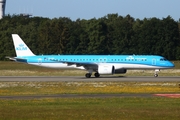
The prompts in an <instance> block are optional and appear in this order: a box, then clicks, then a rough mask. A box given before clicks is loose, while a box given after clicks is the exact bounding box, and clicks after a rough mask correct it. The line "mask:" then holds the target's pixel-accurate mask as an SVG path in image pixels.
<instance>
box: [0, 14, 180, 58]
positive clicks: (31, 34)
mask: <svg viewBox="0 0 180 120" xmlns="http://www.w3.org/2000/svg"><path fill="white" fill-rule="evenodd" d="M11 34H19V35H20V37H21V38H22V39H23V40H24V41H25V43H26V44H27V45H28V46H29V48H30V49H31V50H32V51H33V52H34V53H35V54H43V55H45V54H65V55H66V54H68V55H69V54H98V55H117V54H118V55H125V54H128V55H130V54H131V55H132V54H135V55H162V56H164V57H166V58H167V59H170V60H180V22H179V21H175V20H174V19H172V18H171V17H170V16H167V17H166V18H162V19H158V18H155V17H154V18H144V19H143V20H140V19H134V18H133V17H131V16H130V15H127V16H120V15H118V14H108V15H106V16H104V17H101V18H98V19H96V18H92V19H89V20H85V19H77V20H75V21H73V20H71V19H70V18H66V17H60V18H53V19H49V18H43V17H30V18H27V17H24V16H21V15H8V16H5V17H4V18H3V19H1V20H0V60H6V59H5V57H6V56H15V51H14V46H13V42H12V38H11Z"/></svg>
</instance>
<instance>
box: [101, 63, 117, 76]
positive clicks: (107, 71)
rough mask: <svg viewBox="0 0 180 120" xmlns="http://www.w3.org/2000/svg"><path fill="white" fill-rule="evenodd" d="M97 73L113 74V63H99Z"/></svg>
mask: <svg viewBox="0 0 180 120" xmlns="http://www.w3.org/2000/svg"><path fill="white" fill-rule="evenodd" d="M98 73H99V74H106V75H109V74H114V73H115V69H114V66H113V65H99V66H98Z"/></svg>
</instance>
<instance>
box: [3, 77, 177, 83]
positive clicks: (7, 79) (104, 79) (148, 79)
mask: <svg viewBox="0 0 180 120" xmlns="http://www.w3.org/2000/svg"><path fill="white" fill-rule="evenodd" d="M3 81H4V82H21V81H22V82H24V81H26V82H27V81H29V82H33V81H34V82H36V81H38V82H51V81H55V82H58V81H59V82H71V81H72V82H91V81H92V82H109V81H112V82H113V81H114V82H178V81H180V76H174V77H172V76H167V77H165V76H164V77H153V76H136V77H131V76H130V77H126V76H102V77H100V78H94V77H92V78H85V77H84V76H58V77H57V76H1V77H0V82H3Z"/></svg>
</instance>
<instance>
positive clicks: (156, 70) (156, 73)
mask: <svg viewBox="0 0 180 120" xmlns="http://www.w3.org/2000/svg"><path fill="white" fill-rule="evenodd" d="M159 71H160V70H159V69H155V71H154V77H158V72H159Z"/></svg>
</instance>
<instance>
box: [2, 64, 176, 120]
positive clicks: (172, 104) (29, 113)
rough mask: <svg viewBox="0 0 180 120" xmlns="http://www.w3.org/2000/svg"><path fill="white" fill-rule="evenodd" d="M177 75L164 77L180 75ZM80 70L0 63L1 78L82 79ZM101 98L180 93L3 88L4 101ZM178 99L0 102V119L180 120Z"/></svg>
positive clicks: (150, 85)
mask: <svg viewBox="0 0 180 120" xmlns="http://www.w3.org/2000/svg"><path fill="white" fill-rule="evenodd" d="M174 63H175V65H176V67H175V70H171V71H165V72H161V73H160V74H161V75H163V74H164V76H166V75H172V76H175V75H177V76H178V75H179V71H178V70H177V71H176V69H180V63H179V61H175V62H174ZM84 73H85V71H80V70H57V69H48V68H41V67H36V66H31V65H26V64H22V63H15V62H0V76H16V75H17V76H61V75H71V76H77V75H84ZM153 73H154V71H144V72H143V71H130V72H128V73H127V74H126V75H142V76H145V75H152V74H153ZM69 93H71V94H98V93H101V94H102V93H103V94H107V93H109V94H110V93H180V88H179V83H178V82H0V95H1V96H2V95H3V96H10V95H19V96H23V95H47V94H69ZM179 111H180V99H179V98H164V97H150V98H141V97H134V98H128V97H124V98H55V99H53V98H52V99H51V98H46V99H27V100H13V99H12V100H5V99H0V119H4V120H24V119H34V120H39V119H43V120H44V119H45V120H49V119H53V120H54V119H57V120H111V119H112V120H134V119H136V120H162V119H163V120H179V118H180V114H179Z"/></svg>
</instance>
